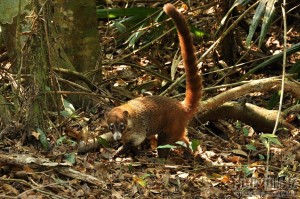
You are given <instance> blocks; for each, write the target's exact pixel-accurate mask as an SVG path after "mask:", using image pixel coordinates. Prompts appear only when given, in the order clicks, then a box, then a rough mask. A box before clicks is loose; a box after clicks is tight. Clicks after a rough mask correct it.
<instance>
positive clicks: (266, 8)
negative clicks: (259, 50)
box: [246, 0, 277, 47]
mask: <svg viewBox="0 0 300 199" xmlns="http://www.w3.org/2000/svg"><path fill="white" fill-rule="evenodd" d="M276 2H277V0H260V2H259V5H258V7H257V8H256V11H255V14H254V16H253V19H252V22H251V25H250V30H249V34H248V37H247V39H246V44H247V45H248V46H250V43H251V40H252V38H253V35H254V33H255V30H256V28H257V26H258V24H259V23H260V22H261V20H262V28H261V32H260V37H259V43H258V46H259V47H260V46H261V44H262V42H263V41H264V39H265V36H266V33H267V30H268V28H269V26H270V24H271V22H272V18H273V15H274V11H275V3H276Z"/></svg>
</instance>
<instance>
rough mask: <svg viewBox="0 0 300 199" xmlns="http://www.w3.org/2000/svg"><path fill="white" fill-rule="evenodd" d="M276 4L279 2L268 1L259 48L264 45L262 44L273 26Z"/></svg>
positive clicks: (275, 0)
mask: <svg viewBox="0 0 300 199" xmlns="http://www.w3.org/2000/svg"><path fill="white" fill-rule="evenodd" d="M276 2H277V0H268V1H267V5H266V10H265V14H264V17H263V22H262V27H261V31H260V37H259V42H258V47H259V48H260V46H261V45H262V42H263V41H264V40H265V37H266V34H267V31H268V29H269V27H270V25H271V22H272V19H273V16H274V11H275V3H276Z"/></svg>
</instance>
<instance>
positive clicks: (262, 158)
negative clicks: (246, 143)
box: [258, 154, 266, 160]
mask: <svg viewBox="0 0 300 199" xmlns="http://www.w3.org/2000/svg"><path fill="white" fill-rule="evenodd" d="M258 157H259V159H260V160H265V159H266V158H265V156H264V155H262V154H258Z"/></svg>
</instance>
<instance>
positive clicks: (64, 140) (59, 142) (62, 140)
mask: <svg viewBox="0 0 300 199" xmlns="http://www.w3.org/2000/svg"><path fill="white" fill-rule="evenodd" d="M56 144H57V145H58V146H59V145H62V144H70V145H72V146H75V145H76V144H77V143H76V142H75V141H73V140H71V139H70V138H69V137H67V136H61V137H60V138H58V139H57V140H56Z"/></svg>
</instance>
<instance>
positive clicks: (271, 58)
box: [241, 43, 300, 80]
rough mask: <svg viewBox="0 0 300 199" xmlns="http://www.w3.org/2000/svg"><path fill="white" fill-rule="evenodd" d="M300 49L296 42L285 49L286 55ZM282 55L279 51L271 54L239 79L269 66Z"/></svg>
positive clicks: (280, 58)
mask: <svg viewBox="0 0 300 199" xmlns="http://www.w3.org/2000/svg"><path fill="white" fill-rule="evenodd" d="M298 51H300V43H297V44H295V45H293V46H291V47H290V48H288V49H287V51H286V55H287V56H289V55H291V54H293V53H295V52H298ZM282 57H283V53H279V54H276V55H273V56H271V57H270V58H269V59H267V60H266V61H264V62H262V63H260V64H259V65H257V66H256V67H254V68H253V69H251V70H249V71H248V72H247V73H246V74H244V75H243V76H242V78H241V80H244V79H246V78H247V77H248V76H249V75H251V74H253V73H255V72H256V71H258V70H261V69H263V68H265V67H266V66H269V65H271V64H273V63H275V62H277V61H280V60H282Z"/></svg>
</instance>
